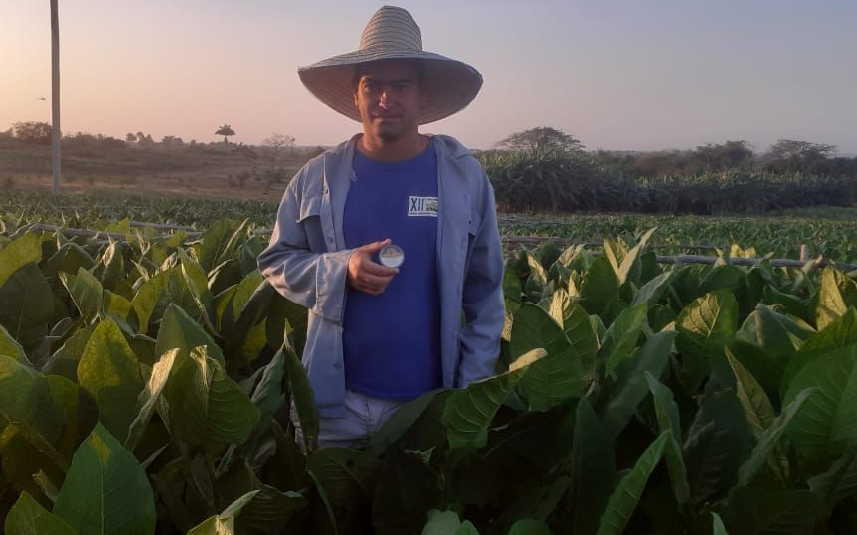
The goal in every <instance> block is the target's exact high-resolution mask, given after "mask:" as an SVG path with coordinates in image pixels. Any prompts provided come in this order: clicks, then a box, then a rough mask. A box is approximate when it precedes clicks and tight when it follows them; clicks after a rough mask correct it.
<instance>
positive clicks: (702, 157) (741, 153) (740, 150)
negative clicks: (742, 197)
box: [694, 139, 753, 170]
mask: <svg viewBox="0 0 857 535" xmlns="http://www.w3.org/2000/svg"><path fill="white" fill-rule="evenodd" d="M694 156H695V158H696V159H697V160H698V161H701V163H702V166H703V167H704V168H706V169H714V170H723V169H730V168H733V167H738V166H740V165H741V164H744V163H747V162H750V161H751V160H752V159H753V149H751V148H750V143H748V142H747V141H746V140H743V139H738V140H730V141H727V142H726V143H719V144H712V143H708V144H706V145H700V146H698V147H696V150H695V151H694Z"/></svg>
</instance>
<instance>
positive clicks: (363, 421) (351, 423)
mask: <svg viewBox="0 0 857 535" xmlns="http://www.w3.org/2000/svg"><path fill="white" fill-rule="evenodd" d="M405 403H407V402H406V401H403V400H397V399H380V398H373V397H369V396H367V395H364V394H361V393H359V392H355V391H353V390H346V391H345V410H346V412H347V415H346V417H345V418H319V422H318V446H319V448H328V447H342V448H358V449H363V448H366V447H367V446H368V445H369V438H370V437H371V436H372V435H373V434H375V433H376V432H378V430H379V429H381V426H382V425H384V422H386V421H387V420H388V419H389V418H390V417H391V416H392V415H393V414H394V413H395V412H396V410H397V409H398V408H399V407H400V406H402V405H404V404H405ZM290 418H291V421H292V424H293V425H294V426H295V441H296V442H297V443H298V445H299V446H300V448H301V450H303V449H304V444H303V441H304V439H303V431H302V430H301V427H300V422H299V421H298V417H297V409H296V408H295V405H294V403H292V406H291V410H290Z"/></svg>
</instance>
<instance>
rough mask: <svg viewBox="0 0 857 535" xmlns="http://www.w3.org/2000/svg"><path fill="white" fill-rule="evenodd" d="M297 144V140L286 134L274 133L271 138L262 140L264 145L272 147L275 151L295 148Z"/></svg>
mask: <svg viewBox="0 0 857 535" xmlns="http://www.w3.org/2000/svg"><path fill="white" fill-rule="evenodd" d="M294 144H295V138H293V137H292V136H288V135H285V134H279V133H276V132H275V133H273V134H271V136H270V137H267V138H265V139H264V140H262V145H267V146H268V147H272V148H274V149H277V150H279V149H282V148H283V147H289V148H291V147H293V146H294Z"/></svg>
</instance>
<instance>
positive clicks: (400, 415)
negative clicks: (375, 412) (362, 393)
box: [368, 390, 440, 457]
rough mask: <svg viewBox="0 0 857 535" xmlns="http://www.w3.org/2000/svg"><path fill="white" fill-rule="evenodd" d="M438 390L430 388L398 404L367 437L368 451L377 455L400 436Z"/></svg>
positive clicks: (421, 412)
mask: <svg viewBox="0 0 857 535" xmlns="http://www.w3.org/2000/svg"><path fill="white" fill-rule="evenodd" d="M439 392H440V390H431V391H429V392H426V393H425V394H423V395H421V396H419V397H418V398H415V399H413V400H411V401H408V402H407V403H405V404H403V405H401V406H399V408H398V409H396V412H394V413H393V415H392V416H390V417H389V418H388V419H387V421H386V422H384V425H382V426H381V429H379V430H378V431H377V432H376V433H373V434H372V435H371V436H370V437H369V448H368V451H369V452H370V453H372V454H373V455H375V456H376V457H378V456H380V455H381V454H382V453H383V452H384V451H385V450H386V449H387V448H389V447H390V446H391V445H392V444H393V443H395V442H397V441H398V440H399V439H400V438H402V436H404V435H405V433H407V431H408V429H410V428H411V426H412V425H414V423H415V422H416V421H417V419H418V418H419V417H420V416H421V415H422V414H423V412H425V410H426V408H427V407H428V406H429V405H430V404H431V402H432V401H433V400H434V398H435V396H436V395H437V394H438V393H439Z"/></svg>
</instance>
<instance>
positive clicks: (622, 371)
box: [602, 331, 675, 437]
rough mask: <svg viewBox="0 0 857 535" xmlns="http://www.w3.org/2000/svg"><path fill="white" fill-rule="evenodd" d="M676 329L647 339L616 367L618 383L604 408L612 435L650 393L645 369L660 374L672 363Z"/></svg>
mask: <svg viewBox="0 0 857 535" xmlns="http://www.w3.org/2000/svg"><path fill="white" fill-rule="evenodd" d="M674 338H675V332H673V331H663V332H659V333H657V334H655V335H653V336H652V337H650V338H649V339H648V340H646V343H645V344H643V346H642V347H641V348H640V349H639V350H638V351H637V353H636V354H635V355H634V356H633V357H632V358H630V359H627V360H626V361H624V362H623V363H622V364H621V365H620V366H619V368H618V370H617V374H616V375H617V379H616V384H615V385H614V387H613V388H611V390H610V392H611V397H610V400H609V401H608V402H607V405H606V407H605V408H604V410H603V411H602V418H604V421H605V423H606V425H607V428H608V429H609V430H610V434H611V436H613V437H617V436H619V433H621V432H622V430H623V429H624V428H625V426H626V425H627V424H628V421H629V420H630V419H631V416H633V415H634V412H636V410H637V406H638V405H639V404H640V402H641V401H642V400H643V398H645V397H646V394H648V391H649V388H648V385H647V384H646V378H645V375H644V372H647V371H648V372H649V373H651V374H652V375H654V376H655V377H660V376H661V374H662V373H663V370H664V369H665V368H666V366H667V364H668V363H669V357H670V350H671V349H670V348H671V347H672V343H673V339H674Z"/></svg>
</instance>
